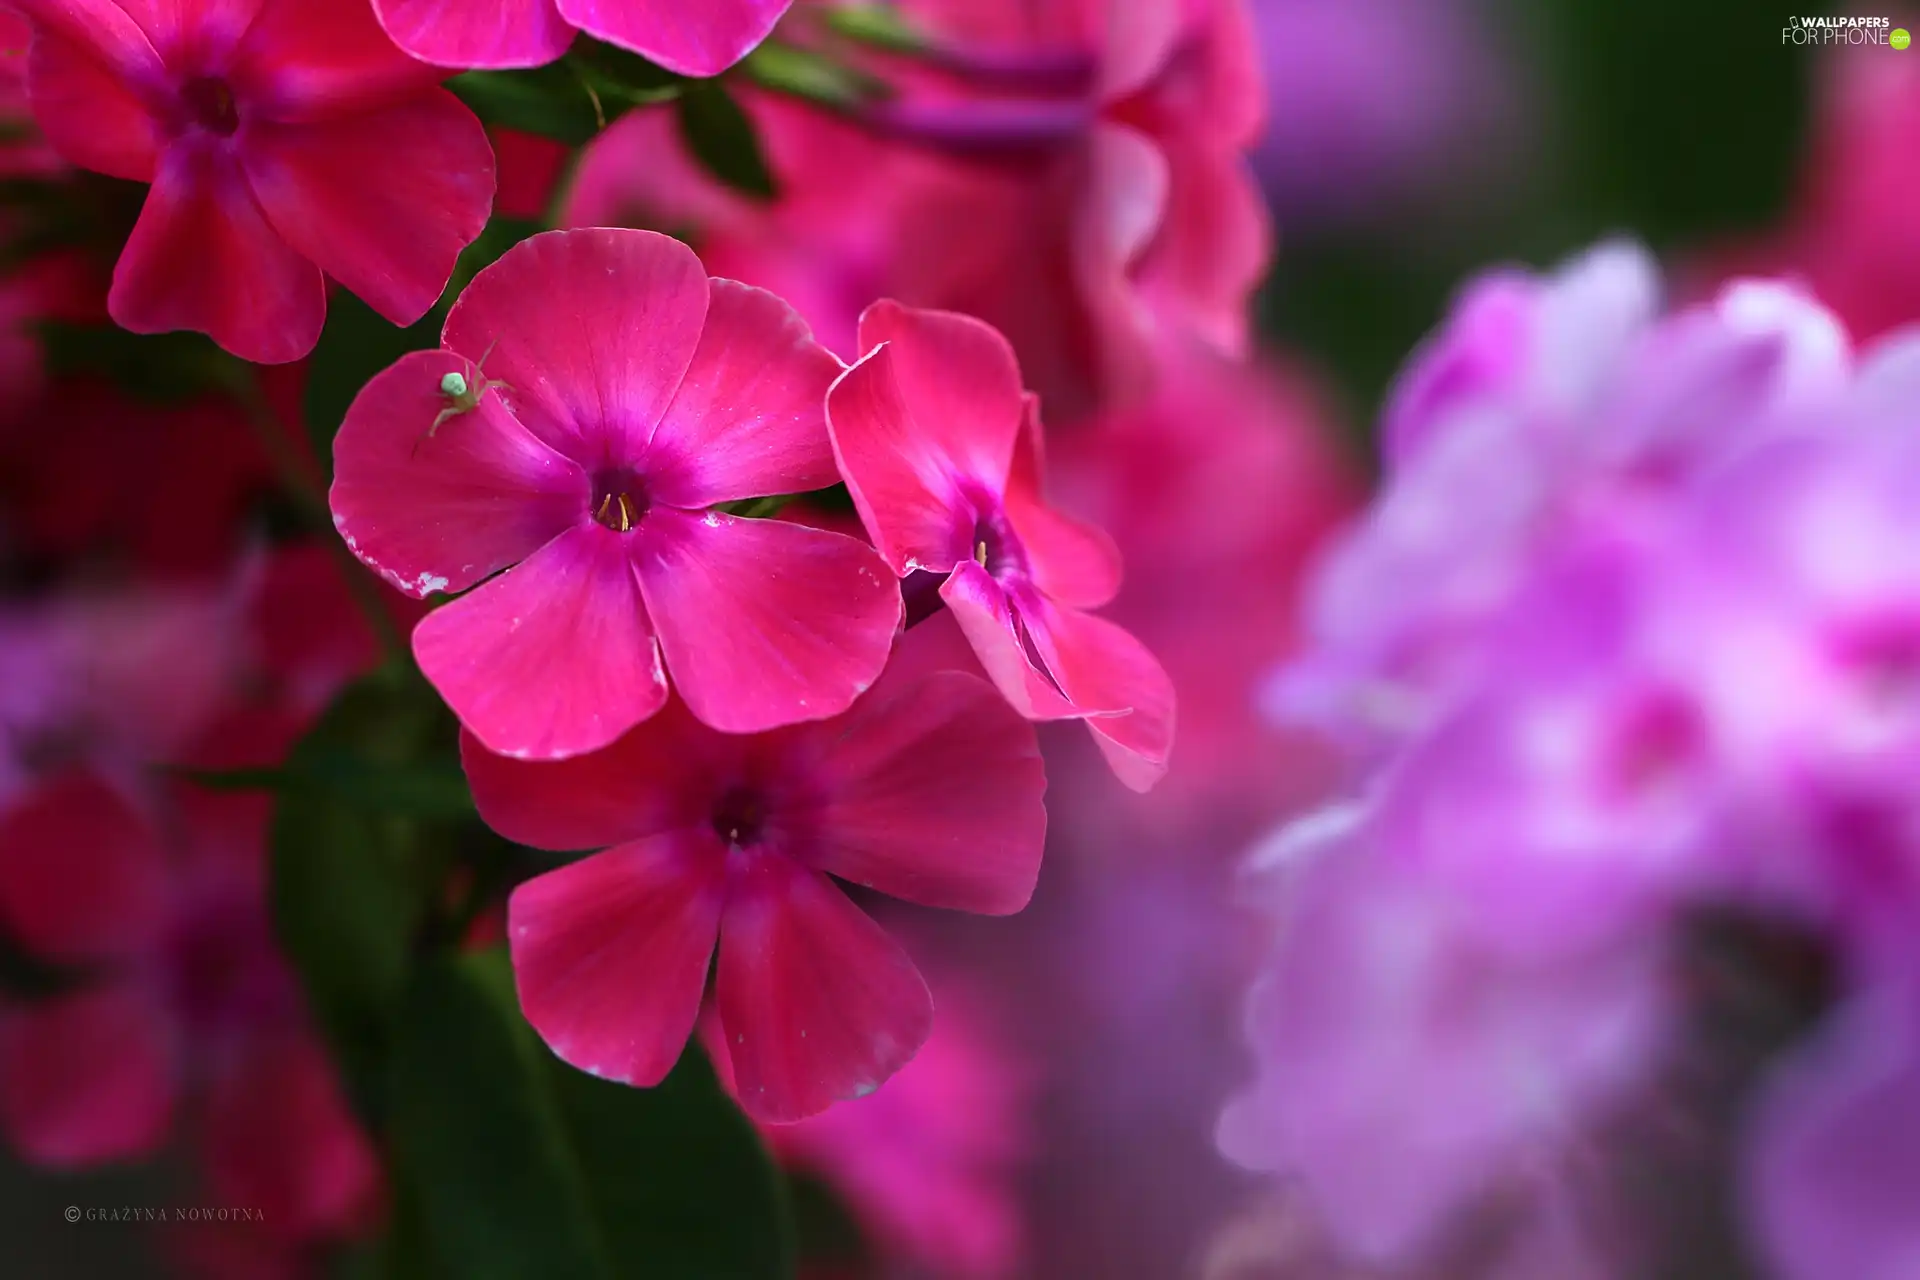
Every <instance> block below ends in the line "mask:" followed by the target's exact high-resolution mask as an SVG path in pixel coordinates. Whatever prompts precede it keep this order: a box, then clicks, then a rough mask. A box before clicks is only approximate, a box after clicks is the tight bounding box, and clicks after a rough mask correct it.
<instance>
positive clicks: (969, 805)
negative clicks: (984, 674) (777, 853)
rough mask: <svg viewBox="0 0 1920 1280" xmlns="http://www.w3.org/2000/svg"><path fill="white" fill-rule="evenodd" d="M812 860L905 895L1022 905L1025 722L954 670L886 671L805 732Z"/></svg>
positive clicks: (1031, 785) (1034, 844)
mask: <svg viewBox="0 0 1920 1280" xmlns="http://www.w3.org/2000/svg"><path fill="white" fill-rule="evenodd" d="M816 732H817V733H819V735H820V736H821V738H822V739H823V740H824V743H823V745H824V751H823V754H822V756H821V758H820V759H819V761H818V762H817V764H816V765H815V766H814V768H815V773H814V775H813V776H814V777H815V778H816V779H817V781H818V783H819V785H820V787H821V788H822V791H823V792H824V794H825V796H826V799H825V800H824V801H823V802H822V804H821V807H820V809H819V812H818V817H817V821H818V823H819V829H820V831H821V832H822V833H823V839H822V843H821V847H820V849H819V850H818V851H817V852H816V853H813V854H811V855H810V856H808V858H807V860H808V861H809V862H810V863H811V864H812V865H813V866H815V867H817V868H819V869H820V870H822V871H826V872H829V873H831V874H833V875H836V876H838V877H840V878H841V879H842V880H850V881H852V882H853V883H855V884H859V885H864V886H865V887H867V888H869V889H877V890H879V891H880V892H881V893H884V894H887V895H889V896H891V897H895V898H904V899H906V900H907V901H909V902H918V903H921V904H923V905H926V906H930V907H945V908H948V909H951V910H955V911H977V912H981V913H983V914H986V915H1010V914H1012V913H1013V912H1015V911H1018V910H1020V909H1021V908H1022V907H1024V906H1026V905H1027V900H1028V899H1029V898H1031V897H1032V896H1033V886H1034V882H1035V881H1036V880H1037V879H1038V878H1039V875H1040V853H1041V850H1042V848H1043V847H1044V845H1045V844H1046V836H1047V811H1046V806H1045V804H1044V803H1043V800H1044V797H1045V795H1046V790H1047V773H1046V767H1045V765H1044V764H1043V763H1042V762H1041V759H1040V746H1039V742H1038V740H1037V739H1036V738H1035V737H1034V732H1033V726H1032V725H1030V724H1028V723H1027V722H1026V721H1025V720H1024V719H1022V718H1021V717H1020V715H1019V714H1018V713H1016V712H1015V711H1014V710H1013V708H1011V707H1009V706H1008V705H1007V701H1006V699H1005V698H1002V697H1001V696H1000V695H999V693H998V692H997V691H995V689H994V688H993V686H992V685H990V684H988V683H987V682H986V681H984V680H980V679H977V678H976V677H974V676H969V675H963V674H961V673H959V672H953V671H948V672H941V673H938V674H935V675H932V676H928V677H926V678H925V679H922V680H915V681H896V680H894V679H892V678H891V677H889V678H888V679H887V680H884V681H882V682H881V684H880V686H879V687H878V688H876V689H875V690H874V691H873V692H872V693H871V694H869V695H868V696H867V697H865V698H862V699H861V700H860V701H859V702H858V703H856V704H855V705H854V708H853V710H852V711H850V712H849V713H848V714H847V715H846V716H845V717H844V718H843V719H840V720H837V721H835V722H834V723H833V724H832V725H831V726H822V727H821V728H820V729H819V730H817V731H816Z"/></svg>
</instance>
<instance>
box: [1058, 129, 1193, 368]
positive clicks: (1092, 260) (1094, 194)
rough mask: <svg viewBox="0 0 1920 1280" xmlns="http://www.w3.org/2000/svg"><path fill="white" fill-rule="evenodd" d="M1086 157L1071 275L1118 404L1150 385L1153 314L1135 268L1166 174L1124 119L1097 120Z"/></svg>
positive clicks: (1155, 227)
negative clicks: (1144, 297) (1138, 283)
mask: <svg viewBox="0 0 1920 1280" xmlns="http://www.w3.org/2000/svg"><path fill="white" fill-rule="evenodd" d="M1085 164H1086V166H1087V172H1086V174H1085V175H1084V177H1083V178H1082V179H1081V193H1080V200H1079V204H1078V206H1077V207H1076V208H1075V210H1074V214H1073V228H1072V233H1071V234H1072V240H1071V248H1072V254H1073V275H1074V279H1075V281H1076V283H1077V284H1078V286H1079V293H1080V296H1081V301H1082V303H1083V304H1084V305H1085V307H1086V309H1087V317H1088V320H1089V322H1090V323H1091V324H1092V327H1093V330H1094V334H1093V339H1092V340H1093V341H1094V342H1095V343H1096V344H1097V350H1098V351H1099V353H1100V366H1101V375H1102V381H1103V383H1104V385H1105V394H1106V396H1107V398H1108V399H1109V400H1111V401H1118V402H1123V403H1124V402H1127V401H1130V400H1136V399H1138V398H1140V397H1141V396H1143V395H1144V394H1146V392H1147V391H1148V390H1150V389H1151V382H1152V371H1153V368H1154V367H1155V366H1154V359H1153V351H1152V347H1151V340H1152V336H1153V329H1154V321H1153V316H1152V314H1151V313H1150V312H1149V311H1148V309H1147V307H1146V305H1145V301H1144V300H1143V299H1142V297H1141V296H1140V293H1139V291H1138V289H1137V287H1136V283H1135V279H1134V272H1135V267H1136V265H1137V264H1138V262H1139V261H1140V259H1141V258H1142V257H1143V256H1144V255H1145V254H1146V253H1147V251H1148V249H1149V247H1150V246H1151V245H1152V243H1153V240H1154V236H1155V234H1156V233H1157V232H1158V231H1159V229H1160V227H1161V225H1162V223H1163V221H1164V219H1165V217H1166V212H1167V205H1168V201H1169V200H1170V199H1171V196H1170V194H1169V188H1170V184H1171V178H1170V177H1169V174H1168V166H1167V160H1166V157H1165V156H1164V155H1162V154H1161V152H1160V150H1159V148H1158V147H1156V146H1155V145H1154V144H1153V142H1152V141H1151V140H1150V139H1148V138H1147V137H1146V136H1145V135H1143V134H1141V133H1140V132H1138V131H1137V130H1134V129H1131V128H1127V127H1126V126H1124V125H1117V124H1100V125H1097V126H1095V128H1094V130H1093V136H1092V139H1091V141H1090V142H1089V144H1088V146H1087V150H1086V156H1085Z"/></svg>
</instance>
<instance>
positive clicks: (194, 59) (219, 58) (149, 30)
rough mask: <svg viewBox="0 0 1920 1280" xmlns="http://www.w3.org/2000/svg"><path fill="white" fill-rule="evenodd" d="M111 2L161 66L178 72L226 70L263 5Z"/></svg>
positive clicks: (251, 1) (227, 0) (260, 0)
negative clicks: (132, 24) (136, 28)
mask: <svg viewBox="0 0 1920 1280" xmlns="http://www.w3.org/2000/svg"><path fill="white" fill-rule="evenodd" d="M113 2H114V3H115V4H116V5H117V6H118V7H119V8H120V9H121V10H122V11H123V12H124V13H125V14H126V15H127V16H128V17H129V18H132V19H133V21H134V22H135V23H136V24H137V25H138V26H139V28H140V30H141V31H142V33H144V35H145V38H146V40H147V42H148V43H149V44H151V45H152V47H153V50H154V52H155V53H157V54H159V55H160V60H161V61H162V62H164V63H166V64H167V66H169V67H172V68H176V69H177V68H181V67H189V68H200V67H208V68H218V67H221V66H224V65H226V63H227V62H228V60H229V59H230V58H232V56H233V51H234V48H235V46H237V45H238V44H239V43H240V40H241V38H242V37H243V36H245V35H246V34H247V29H248V28H249V27H250V26H252V25H253V22H254V20H255V19H256V18H257V17H258V16H259V14H260V11H261V9H262V7H263V4H264V3H265V0H113ZM282 2H283V3H284V2H285V0H282Z"/></svg>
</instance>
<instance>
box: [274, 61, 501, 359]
mask: <svg viewBox="0 0 1920 1280" xmlns="http://www.w3.org/2000/svg"><path fill="white" fill-rule="evenodd" d="M241 154H242V156H243V158H244V161H245V164H246V170H247V177H248V179H249V180H250V181H251V182H252V183H253V190H254V194H255V195H256V196H257V197H258V198H259V201H260V205H261V207H262V208H263V209H265V210H266V212H267V217H268V218H269V219H271V220H272V222H273V225H274V227H275V228H276V229H277V230H278V231H279V232H280V234H281V235H283V236H285V237H286V239H287V243H288V244H291V245H292V246H293V247H294V248H295V249H297V250H299V251H300V252H301V253H303V254H305V255H306V256H307V257H309V258H311V259H313V260H314V261H315V262H317V263H319V264H320V266H321V267H322V268H323V269H324V270H325V271H326V272H327V274H328V275H330V276H332V277H333V278H334V279H336V280H338V281H339V282H340V283H341V284H343V285H345V286H346V287H347V288H349V289H351V290H353V292H354V293H356V294H358V295H359V296H360V297H361V298H363V299H364V300H365V301H366V302H367V304H368V305H370V306H371V307H372V308H373V309H374V310H375V311H378V312H379V313H380V314H381V315H383V316H385V317H386V318H387V319H388V320H391V321H392V322H393V323H394V324H397V325H409V324H412V323H413V322H414V321H415V320H418V319H419V318H420V317H421V316H423V315H425V314H426V312H427V309H428V308H429V307H431V306H432V305H433V304H434V303H435V302H437V301H438V300H439V298H440V294H441V291H442V290H444V289H445V288H446V287H447V278H448V277H449V276H451V275H452V274H453V264H454V262H455V261H456V260H457V259H458V258H459V257H460V251H461V250H462V249H464V248H466V247H467V246H468V245H469V244H471V243H473V240H474V238H475V237H476V236H478V235H479V234H480V232H481V230H482V229H483V228H484V227H485V226H486V225H487V215H488V214H489V213H490V212H491V211H492V209H493V147H492V145H491V144H489V143H488V142H487V131H486V130H485V129H483V128H481V127H480V121H479V120H477V119H475V118H474V114H473V112H471V111H469V110H467V108H466V107H465V105H463V104H462V103H461V101H460V100H459V99H458V98H456V97H454V96H453V95H452V94H451V93H448V92H447V91H446V90H444V89H434V90H430V91H429V92H428V93H427V94H426V95H425V96H422V97H420V98H417V99H415V100H413V101H410V102H406V103H403V104H401V105H399V106H393V107H388V108H385V109H384V110H380V111H375V112H369V113H367V114H365V115H356V116H352V117H349V118H347V119H345V120H335V121H327V122H324V123H318V124H299V125H273V124H267V123H264V122H263V123H260V124H257V125H254V126H253V127H252V128H250V129H249V130H248V131H247V135H246V143H245V145H244V146H243V147H242V150H241Z"/></svg>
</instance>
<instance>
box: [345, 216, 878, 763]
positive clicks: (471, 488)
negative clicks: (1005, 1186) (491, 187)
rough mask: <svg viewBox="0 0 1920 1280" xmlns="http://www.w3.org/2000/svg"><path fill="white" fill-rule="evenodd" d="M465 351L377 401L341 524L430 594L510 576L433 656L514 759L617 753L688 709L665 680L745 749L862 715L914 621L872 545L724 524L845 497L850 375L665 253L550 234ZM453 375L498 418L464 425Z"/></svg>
mask: <svg viewBox="0 0 1920 1280" xmlns="http://www.w3.org/2000/svg"><path fill="white" fill-rule="evenodd" d="M441 341H442V344H443V349H441V350H439V351H430V352H418V353H415V354H413V355H409V356H407V357H405V358H404V359H402V360H401V361H400V363H398V364H396V365H395V366H393V367H392V368H391V369H389V370H387V371H386V372H385V373H383V374H381V375H380V376H379V377H377V378H375V379H374V380H373V381H372V382H371V383H369V384H368V385H367V387H366V388H365V389H364V390H363V391H362V392H361V393H360V396H359V398H358V399H357V400H355V401H354V404H353V408H352V409H351V410H350V411H349V412H348V414H347V418H346V421H345V423H344V424H343V425H342V426H341V429H340V434H339V435H338V437H337V438H336V439H335V441H334V457H335V480H334V486H333V495H332V500H333V513H334V523H335V524H336V525H337V526H338V527H339V529H340V532H341V534H342V535H343V536H344V537H345V538H346V540H347V545H348V546H350V547H352V548H353V550H354V553H355V554H356V555H358V556H359V557H360V558H361V559H362V560H364V561H365V562H366V563H367V564H368V565H369V566H371V567H372V568H374V569H376V570H378V571H379V572H380V573H381V574H382V575H383V576H385V577H386V578H387V580H388V581H390V582H392V583H393V584H394V585H395V586H397V587H399V588H400V590H402V591H404V592H406V593H408V594H409V595H413V596H425V595H427V594H429V593H430V592H434V591H449V592H451V591H465V590H467V588H469V587H473V586H475V584H479V583H482V582H483V581H484V580H486V579H488V578H490V577H491V581H484V585H481V586H480V587H479V589H478V590H476V591H473V592H472V593H471V594H469V595H467V596H465V597H464V598H462V599H460V600H458V601H455V602H454V603H453V604H450V605H448V606H446V607H444V608H441V609H437V610H435V611H434V612H433V613H431V614H429V615H428V616H427V618H426V619H425V620H424V621H423V622H421V624H420V625H419V627H418V628H416V629H415V631H414V636H413V648H414V654H415V656H416V657H418V659H419V661H420V669H421V670H422V671H423V672H425V673H426V675H427V678H428V679H429V680H431V681H433V683H434V685H435V686H436V687H437V688H438V689H439V690H440V692H441V694H442V695H443V696H444V697H445V698H446V699H447V701H448V703H449V704H450V705H451V706H452V707H453V709H454V711H455V712H456V713H457V714H458V715H459V716H460V719H461V721H462V722H463V723H465V725H466V726H467V728H468V729H470V730H472V732H473V733H474V735H475V736H476V737H477V738H479V739H480V740H481V741H482V742H483V743H485V744H486V745H487V747H488V748H489V749H490V750H494V751H500V752H504V753H507V754H510V755H518V756H524V757H528V758H555V757H560V756H567V755H573V754H576V753H579V752H583V751H591V750H594V749H596V748H598V747H603V746H605V745H607V744H608V743H609V742H612V741H613V740H614V739H615V738H618V737H619V736H620V735H621V734H622V733H624V732H626V731H627V730H628V729H630V728H632V727H633V726H634V725H635V724H637V723H639V722H640V721H642V720H645V719H646V718H647V717H648V716H650V715H652V714H653V713H654V712H656V711H658V710H659V709H660V707H661V706H662V705H664V703H665V702H666V699H667V673H668V672H672V674H673V680H674V685H675V687H676V688H678V689H679V691H680V696H681V697H682V698H683V699H684V700H685V702H686V704H687V706H688V707H689V708H691V709H692V711H693V712H694V714H695V715H697V716H698V717H699V718H700V719H701V720H703V721H705V722H706V723H707V724H709V725H712V726H713V727H715V728H717V729H722V730H725V731H727V732H731V733H748V732H757V731H759V730H762V729H769V728H773V727H775V726H778V725H783V724H791V723H794V722H796V721H801V720H818V719H823V718H825V717H828V716H832V715H835V714H838V713H839V712H841V711H843V710H845V709H846V708H847V707H848V705H850V704H851V703H852V701H853V700H854V698H856V697H858V696H859V694H860V693H861V692H862V691H863V690H864V689H866V688H867V686H868V685H870V684H871V683H872V682H873V680H874V677H875V676H877V675H878V674H879V672H880V668H881V667H882V666H883V665H884V664H885V662H886V659H887V652H888V648H889V646H890V645H891V644H892V640H893V635H894V633H895V631H896V630H897V629H898V627H899V623H900V618H901V603H900V593H899V590H898V589H897V588H896V586H895V585H894V583H893V582H892V581H891V580H889V578H888V575H887V573H886V570H885V566H884V565H882V564H881V563H880V561H879V559H878V558H877V557H876V556H875V555H874V553H873V551H872V549H871V548H869V547H867V546H865V545H864V544H863V543H861V542H859V541H858V540H856V539H854V538H850V537H846V536H844V535H841V534H836V533H828V532H825V531H822V530H818V529H809V528H805V527H803V526H800V525H796V524H790V523H787V522H784V521H774V520H746V519H741V518H739V517H736V516H733V515H728V514H725V513H723V512H721V511H718V510H715V509H713V508H714V507H715V506H716V504H720V503H726V502H731V501H734V500H736V499H742V498H752V497H755V496H759V495H763V494H775V493H792V492H800V491H803V490H809V489H818V488H823V487H825V486H827V485H831V484H833V483H834V482H835V480H836V479H837V478H838V476H837V473H836V472H835V470H834V462H833V453H832V449H831V446H830V445H829V443H828V440H827V432H826V427H825V423H824V408H823V406H824V401H825V395H826V391H827V388H828V387H829V385H831V383H832V381H833V378H834V376H835V375H836V374H837V372H838V371H839V369H840V364H839V362H838V361H837V360H835V359H834V358H833V356H832V355H830V354H829V353H828V352H827V351H825V350H824V349H823V348H821V347H820V346H819V345H818V344H817V343H815V342H814V341H813V339H812V337H811V336H810V335H809V333H808V332H807V328H806V326H805V325H804V324H802V323H801V322H800V320H799V318H798V317H797V316H795V315H794V313H793V310H792V309H791V308H790V307H788V306H787V305H786V304H785V303H784V302H782V301H780V300H779V299H778V298H775V297H773V296H772V295H771V294H768V293H764V292H762V291H760V290H758V289H752V288H748V287H747V286H745V285H741V284H737V283H735V282H734V281H731V280H713V281H709V280H708V279H707V275H706V272H705V271H704V270H703V269H702V268H701V265H700V260H699V259H698V258H696V257H694V255H693V253H692V251H691V250H689V249H688V248H687V247H686V246H685V245H683V244H680V243H679V242H678V241H675V240H672V239H670V238H668V237H666V236H660V235H654V234H652V233H650V232H644V231H618V230H591V231H572V232H551V233H548V234H546V235H541V236H536V237H534V238H533V239H531V240H528V241H524V242H523V243H521V244H520V245H517V246H516V247H515V248H514V249H512V250H511V251H509V252H508V253H507V255H506V256H505V257H503V258H501V259H500V261H499V262H497V263H495V264H494V265H493V266H491V267H489V268H488V269H487V270H485V271H483V272H481V273H480V275H479V276H478V277H476V278H475V280H474V282H473V284H472V285H471V286H470V287H469V288H468V289H467V291H466V292H465V293H464V294H462V295H461V297H460V300H459V301H458V302H456V303H455V304H454V307H453V311H452V313H451V314H450V315H449V316H448V317H447V324H446V329H445V332H444V333H443V334H442V336H441ZM448 379H457V380H458V382H457V385H459V386H461V387H463V388H465V390H466V395H467V396H468V397H469V402H470V403H472V404H473V406H474V407H473V408H471V409H470V410H468V411H466V412H460V413H457V414H456V415H454V416H450V417H444V420H442V419H443V415H445V414H446V413H447V411H448V410H449V409H451V408H457V407H458V406H457V404H456V402H455V401H454V400H453V399H450V396H449V393H448V392H447V391H446V388H447V387H448V386H449V385H451V384H449V382H448ZM437 420H438V421H439V425H438V426H437V427H436V425H435V424H436V421H437ZM503 569H504V570H506V572H505V573H501V572H500V571H501V570H503ZM496 574H497V575H498V576H492V575H496Z"/></svg>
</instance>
